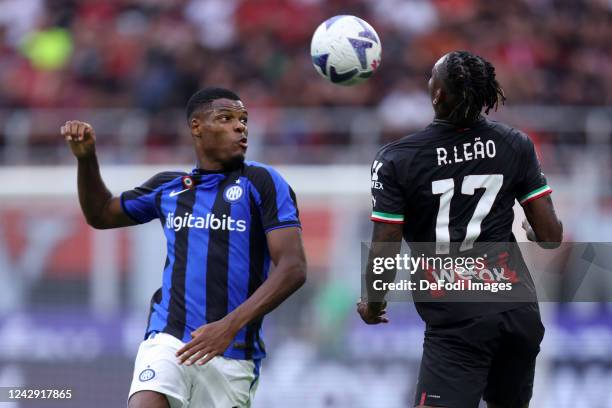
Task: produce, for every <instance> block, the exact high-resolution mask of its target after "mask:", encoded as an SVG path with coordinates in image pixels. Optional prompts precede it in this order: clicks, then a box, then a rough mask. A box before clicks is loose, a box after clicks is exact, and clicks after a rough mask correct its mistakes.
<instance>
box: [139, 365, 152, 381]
mask: <svg viewBox="0 0 612 408" xmlns="http://www.w3.org/2000/svg"><path fill="white" fill-rule="evenodd" d="M153 378H155V371H154V370H153V369H151V368H145V369H144V370H142V372H141V373H140V375H139V376H138V379H139V380H140V381H141V382H145V381H149V380H152V379H153Z"/></svg>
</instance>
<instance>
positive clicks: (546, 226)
mask: <svg viewBox="0 0 612 408" xmlns="http://www.w3.org/2000/svg"><path fill="white" fill-rule="evenodd" d="M523 211H525V216H526V217H527V221H528V223H527V224H526V223H525V222H523V228H524V229H525V231H526V233H527V239H529V240H530V241H534V242H537V243H538V245H540V246H541V247H542V248H550V249H552V248H557V247H558V246H559V245H560V244H561V242H562V241H563V224H562V223H561V221H560V220H559V218H557V214H556V213H555V207H554V205H553V202H552V199H551V198H550V195H547V196H544V197H541V198H538V199H536V200H533V201H530V202H528V203H526V204H524V205H523Z"/></svg>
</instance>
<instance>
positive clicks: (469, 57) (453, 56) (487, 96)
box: [446, 51, 506, 123]
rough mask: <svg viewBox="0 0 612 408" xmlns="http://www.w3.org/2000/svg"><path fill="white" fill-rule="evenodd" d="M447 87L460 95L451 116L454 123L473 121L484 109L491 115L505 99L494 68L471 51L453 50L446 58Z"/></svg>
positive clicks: (457, 95) (451, 91)
mask: <svg viewBox="0 0 612 408" xmlns="http://www.w3.org/2000/svg"><path fill="white" fill-rule="evenodd" d="M446 73H447V79H446V86H447V88H448V91H449V92H450V93H451V94H452V95H453V96H455V97H456V98H458V102H457V104H456V105H455V108H454V109H453V110H452V112H451V113H450V114H449V116H448V119H449V120H450V121H451V122H454V123H470V122H474V121H475V120H476V119H477V118H478V116H479V115H480V112H481V111H482V109H483V108H485V113H486V114H489V111H490V110H491V109H492V108H495V110H497V107H498V105H499V103H500V102H501V103H502V105H503V104H504V102H505V100H506V96H505V95H504V90H503V89H502V88H501V86H500V85H499V83H498V82H497V80H496V79H495V67H494V66H493V65H491V63H490V62H489V61H487V60H485V59H484V58H482V57H479V56H477V55H474V54H471V53H469V52H468V51H454V52H451V53H450V54H449V55H448V57H447V58H446Z"/></svg>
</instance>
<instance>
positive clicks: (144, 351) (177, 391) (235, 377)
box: [128, 333, 259, 408]
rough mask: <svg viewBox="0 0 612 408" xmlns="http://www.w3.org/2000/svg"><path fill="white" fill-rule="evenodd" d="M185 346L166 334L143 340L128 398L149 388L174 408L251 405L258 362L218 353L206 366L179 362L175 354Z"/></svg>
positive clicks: (240, 406)
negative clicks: (226, 356)
mask: <svg viewBox="0 0 612 408" xmlns="http://www.w3.org/2000/svg"><path fill="white" fill-rule="evenodd" d="M184 345H185V343H183V342H182V341H180V340H179V339H177V338H175V337H174V336H171V335H169V334H166V333H158V334H157V335H155V336H153V337H152V338H149V339H147V340H145V341H143V342H142V343H141V344H140V347H139V348H138V355H137V356H136V362H135V364H134V376H133V378H132V386H131V387H130V394H129V397H131V396H132V395H134V394H135V393H137V392H138V391H144V390H148V391H156V392H159V393H161V394H165V395H166V397H167V398H168V402H169V403H170V407H171V408H187V407H211V408H212V407H214V408H234V407H239V408H243V407H250V406H251V401H252V400H253V396H254V395H255V390H256V389H257V384H258V380H259V364H256V363H255V362H254V361H253V360H236V359H231V358H225V357H219V356H218V357H214V358H213V359H212V360H210V361H209V362H208V363H206V364H204V365H203V366H199V365H197V364H194V365H191V366H185V365H179V364H178V362H177V361H178V359H177V357H176V354H175V353H176V352H177V351H178V350H179V349H180V348H181V347H183V346H184ZM129 397H128V400H129Z"/></svg>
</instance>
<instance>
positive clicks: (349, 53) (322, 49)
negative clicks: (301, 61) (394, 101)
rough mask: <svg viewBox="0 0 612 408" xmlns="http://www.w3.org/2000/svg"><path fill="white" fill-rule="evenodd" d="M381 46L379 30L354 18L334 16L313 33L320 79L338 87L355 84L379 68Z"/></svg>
mask: <svg viewBox="0 0 612 408" xmlns="http://www.w3.org/2000/svg"><path fill="white" fill-rule="evenodd" d="M381 53H382V47H381V44H380V38H379V37H378V34H376V31H374V29H373V28H372V26H371V25H369V24H368V23H367V22H365V21H364V20H362V19H360V18H359V17H355V16H348V15H341V16H334V17H332V18H330V19H328V20H326V21H324V22H323V23H322V24H321V25H320V26H319V27H318V28H317V29H316V31H315V32H314V34H313V36H312V42H311V43H310V55H311V57H312V64H313V65H314V67H315V69H316V70H317V72H318V73H319V74H321V76H323V77H324V78H325V79H327V80H328V81H330V82H332V83H334V84H337V85H355V84H358V83H360V82H363V81H365V80H367V79H368V78H370V77H371V76H372V74H374V72H375V71H376V70H377V69H378V67H379V66H380V61H381Z"/></svg>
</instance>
